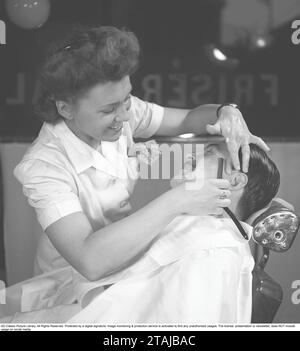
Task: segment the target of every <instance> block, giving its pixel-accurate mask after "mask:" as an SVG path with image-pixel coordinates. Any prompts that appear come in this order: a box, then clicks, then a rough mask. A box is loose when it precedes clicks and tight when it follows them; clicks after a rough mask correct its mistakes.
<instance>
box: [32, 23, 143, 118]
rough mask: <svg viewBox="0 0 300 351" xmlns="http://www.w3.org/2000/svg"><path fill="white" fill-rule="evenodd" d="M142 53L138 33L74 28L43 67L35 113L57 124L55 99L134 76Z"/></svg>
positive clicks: (73, 97)
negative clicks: (136, 34)
mask: <svg viewBox="0 0 300 351" xmlns="http://www.w3.org/2000/svg"><path fill="white" fill-rule="evenodd" d="M139 53H140V47H139V43H138V40H137V38H136V36H135V35H134V34H133V33H132V32H129V31H127V30H123V29H122V30H120V29H117V28H115V27H110V26H107V27H98V28H93V29H88V30H84V29H80V30H78V29H77V30H76V31H73V33H72V34H71V36H70V38H69V39H68V40H67V41H65V42H64V43H63V44H60V46H59V47H58V46H57V45H56V47H55V48H53V49H52V52H51V53H50V54H49V55H48V57H47V59H46V61H45V63H44V65H43V66H42V69H41V71H40V74H39V76H38V79H37V84H36V91H35V96H34V99H33V105H34V110H35V112H36V114H37V115H38V116H39V117H40V118H42V120H44V121H45V122H49V123H55V122H56V121H57V120H58V119H60V115H59V113H58V111H57V108H56V103H55V102H56V101H58V100H62V101H76V100H77V99H78V98H80V97H82V96H83V95H84V94H86V93H87V92H88V91H89V90H90V89H91V88H92V87H94V86H95V85H97V84H99V83H107V82H116V81H119V80H121V79H122V78H124V77H125V76H127V75H131V74H132V73H134V71H135V70H136V69H137V66H138V61H139Z"/></svg>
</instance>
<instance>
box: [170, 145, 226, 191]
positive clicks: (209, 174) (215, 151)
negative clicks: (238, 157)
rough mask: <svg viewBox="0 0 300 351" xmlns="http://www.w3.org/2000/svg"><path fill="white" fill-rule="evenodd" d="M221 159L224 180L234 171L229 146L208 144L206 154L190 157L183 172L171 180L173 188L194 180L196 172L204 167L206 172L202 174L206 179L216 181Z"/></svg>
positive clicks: (205, 149)
mask: <svg viewBox="0 0 300 351" xmlns="http://www.w3.org/2000/svg"><path fill="white" fill-rule="evenodd" d="M219 158H223V159H224V166H223V170H222V174H223V178H226V176H227V175H229V174H230V173H231V172H230V169H232V164H231V159H230V156H229V152H228V150H227V146H226V144H225V143H218V144H206V145H205V146H204V152H200V153H198V154H197V155H195V154H191V155H189V156H188V157H187V158H186V159H185V162H184V167H183V171H182V172H181V174H179V175H177V176H176V178H178V179H175V178H174V179H172V180H171V186H172V187H173V186H176V185H179V184H181V183H182V182H183V181H186V180H191V179H193V176H195V172H196V171H197V170H198V169H199V167H202V166H203V165H204V172H202V174H203V176H204V179H216V178H217V176H218V167H219V162H218V160H219Z"/></svg>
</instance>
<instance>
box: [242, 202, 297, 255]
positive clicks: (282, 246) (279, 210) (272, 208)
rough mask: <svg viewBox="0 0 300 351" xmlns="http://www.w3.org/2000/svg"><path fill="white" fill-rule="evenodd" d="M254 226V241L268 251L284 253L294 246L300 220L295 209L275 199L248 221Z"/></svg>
mask: <svg viewBox="0 0 300 351" xmlns="http://www.w3.org/2000/svg"><path fill="white" fill-rule="evenodd" d="M247 223H248V224H250V225H252V226H253V240H254V241H255V242H256V243H257V244H259V245H261V246H262V247H265V248H267V249H270V250H273V251H277V252H284V251H287V250H288V249H289V248H290V247H291V246H292V244H293V242H294V240H295V238H296V235H297V233H298V230H299V227H300V218H299V216H298V215H297V214H296V213H295V211H294V207H293V206H292V205H291V204H290V203H288V202H287V201H284V200H282V199H280V198H275V199H273V200H272V201H271V203H270V204H269V205H268V206H266V207H265V208H263V209H262V210H260V211H257V212H256V213H254V214H253V215H252V216H250V217H249V218H248V220H247Z"/></svg>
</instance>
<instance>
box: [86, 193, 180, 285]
mask: <svg viewBox="0 0 300 351" xmlns="http://www.w3.org/2000/svg"><path fill="white" fill-rule="evenodd" d="M173 192H174V189H172V190H170V191H167V192H166V193H164V194H163V195H161V196H159V197H158V198H156V199H155V200H153V201H151V202H150V203H149V204H147V205H146V206H144V207H143V208H142V209H140V210H138V211H136V212H134V213H133V214H131V215H130V216H128V217H125V218H123V219H121V220H119V221H117V222H114V223H112V224H110V225H109V226H107V227H104V228H102V229H100V230H98V231H96V232H94V233H92V234H90V235H89V236H88V237H87V238H86V240H85V243H84V246H85V247H84V250H83V251H84V252H85V255H86V264H87V266H88V272H89V279H90V280H98V279H100V278H102V277H104V276H106V275H107V274H110V273H112V272H114V271H116V270H119V269H122V268H124V267H126V266H127V265H129V264H130V263H132V262H133V261H134V260H135V259H136V258H137V257H138V256H139V255H140V254H142V253H143V252H145V249H147V247H148V246H149V244H150V243H151V241H152V240H153V239H154V238H155V237H156V236H157V234H159V232H160V231H161V230H162V229H163V228H164V227H165V226H166V225H167V224H168V223H169V222H170V221H171V220H172V219H173V218H174V217H176V215H178V214H179V213H180V210H179V208H178V206H177V204H176V201H175V199H176V198H177V197H176V196H174V194H173Z"/></svg>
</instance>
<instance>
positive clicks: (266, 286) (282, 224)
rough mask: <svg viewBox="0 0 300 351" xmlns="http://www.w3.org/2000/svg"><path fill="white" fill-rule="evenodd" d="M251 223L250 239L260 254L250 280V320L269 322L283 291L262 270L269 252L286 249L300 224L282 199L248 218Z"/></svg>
mask: <svg viewBox="0 0 300 351" xmlns="http://www.w3.org/2000/svg"><path fill="white" fill-rule="evenodd" d="M248 223H250V224H251V225H252V226H253V236H252V238H253V241H254V242H255V244H256V246H257V250H256V251H257V252H259V251H262V256H261V258H260V259H259V260H257V262H256V264H255V267H254V270H253V272H252V274H253V281H252V318H251V322H252V323H272V321H273V320H274V317H275V315H276V313H277V311H278V309H279V307H280V305H281V302H282V299H283V291H282V288H281V286H280V284H278V283H277V282H276V281H275V280H274V279H272V278H271V277H270V276H269V275H268V274H267V273H266V272H265V271H264V269H265V267H266V264H267V262H268V260H269V257H270V251H275V252H281V253H283V252H286V251H287V250H288V249H289V248H290V247H291V246H292V244H293V242H294V240H295V238H296V235H297V233H298V230H299V226H300V218H299V216H298V215H297V214H296V213H295V212H294V208H293V206H292V205H290V204H289V203H287V202H285V201H283V200H282V199H279V198H276V199H274V200H273V201H272V202H271V204H270V205H269V207H268V208H267V209H264V210H261V211H259V213H256V214H254V215H253V216H251V217H250V218H249V219H248Z"/></svg>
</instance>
